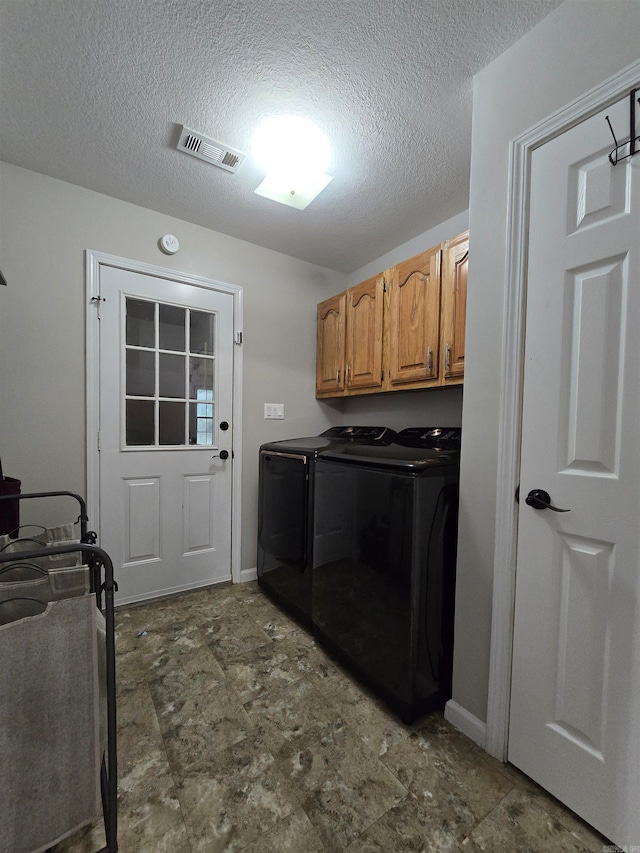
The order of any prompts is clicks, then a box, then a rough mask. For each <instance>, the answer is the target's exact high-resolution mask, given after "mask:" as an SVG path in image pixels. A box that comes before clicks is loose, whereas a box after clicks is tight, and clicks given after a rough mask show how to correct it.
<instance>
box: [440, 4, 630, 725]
mask: <svg viewBox="0 0 640 853" xmlns="http://www.w3.org/2000/svg"><path fill="white" fill-rule="evenodd" d="M639 34H640V3H638V2H637V0H633V2H627V0H610V2H591V0H565V2H564V3H562V4H561V5H560V6H559V7H558V8H557V9H556V10H554V11H553V12H552V13H551V14H550V15H548V16H547V17H546V18H545V19H544V20H543V21H542V22H541V23H540V24H538V26H537V27H535V28H534V29H533V30H531V31H530V32H529V33H528V34H527V35H526V36H525V37H524V38H522V39H521V40H520V41H519V42H517V43H516V44H515V45H513V46H512V47H511V48H510V49H509V50H508V51H507V52H506V53H504V54H503V55H502V56H501V57H499V58H498V59H497V60H496V61H495V62H493V63H492V64H491V65H489V66H488V67H487V68H486V69H484V70H483V71H482V72H481V73H480V74H478V75H477V77H476V78H475V82H474V103H473V137H472V159H471V191H470V215H469V216H470V223H469V224H470V235H471V236H470V254H469V297H468V309H467V311H468V314H467V338H466V358H465V385H464V406H463V415H462V442H463V447H462V469H461V482H460V488H461V507H460V534H459V542H458V545H459V548H458V576H457V577H458V580H457V600H456V642H455V661H454V684H453V699H454V701H456V702H457V703H458V704H459V705H461V706H462V707H463V708H464V709H466V710H467V711H468V712H469V713H471V714H473V715H474V716H475V717H477V718H478V719H479V720H481V721H484V720H486V706H487V686H488V673H489V645H490V629H491V600H492V591H493V590H492V586H493V558H494V527H495V493H496V476H497V472H496V459H497V444H498V409H499V402H500V384H499V371H500V363H501V339H502V312H503V300H504V293H505V288H506V286H507V282H506V281H505V269H506V233H507V190H508V187H507V182H508V158H509V142H510V140H513V139H515V138H517V137H518V136H520V135H521V134H522V133H524V132H525V131H526V130H527V129H529V128H530V127H532V126H533V125H535V124H537V123H538V122H540V121H541V120H543V119H544V118H546V117H547V116H549V115H551V114H552V113H554V112H555V111H557V110H558V109H560V108H562V107H563V106H565V105H567V104H568V103H570V102H571V101H573V100H575V99H576V98H577V97H579V96H580V95H582V94H584V93H586V92H587V91H589V90H590V89H591V88H593V87H594V86H596V85H598V84H599V83H602V82H604V81H605V80H606V79H607V78H608V77H610V76H612V75H613V74H614V73H616V72H617V71H619V70H621V69H622V68H624V67H626V66H628V65H630V64H631V63H632V62H634V61H636V60H637V59H638V58H639V54H640V49H639V45H640V39H639Z"/></svg>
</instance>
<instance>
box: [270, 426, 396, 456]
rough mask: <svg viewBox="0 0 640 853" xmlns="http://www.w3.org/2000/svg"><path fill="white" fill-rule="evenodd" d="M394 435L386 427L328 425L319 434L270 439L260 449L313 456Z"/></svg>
mask: <svg viewBox="0 0 640 853" xmlns="http://www.w3.org/2000/svg"><path fill="white" fill-rule="evenodd" d="M396 435H397V433H396V432H394V430H392V429H389V428H388V427H379V426H336V427H330V428H329V429H328V430H325V431H324V432H323V433H322V434H321V435H310V436H306V437H303V438H288V439H283V440H281V441H270V442H267V443H266V444H263V445H262V446H261V447H260V450H261V451H272V452H276V453H277V452H280V453H306V454H308V455H311V456H315V455H316V454H318V453H319V452H321V451H323V450H328V449H330V448H333V447H336V446H337V445H338V444H350V445H355V444H363V445H367V446H372V445H377V444H380V445H387V444H390V443H391V442H392V441H393V440H394V439H395V437H396Z"/></svg>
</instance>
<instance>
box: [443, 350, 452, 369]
mask: <svg viewBox="0 0 640 853" xmlns="http://www.w3.org/2000/svg"><path fill="white" fill-rule="evenodd" d="M450 367H451V344H445V347H444V369H445V370H449V368H450Z"/></svg>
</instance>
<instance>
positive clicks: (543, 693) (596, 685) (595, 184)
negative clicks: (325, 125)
mask: <svg viewBox="0 0 640 853" xmlns="http://www.w3.org/2000/svg"><path fill="white" fill-rule="evenodd" d="M605 114H608V115H609V116H610V118H611V121H612V124H613V126H614V127H615V128H617V130H618V133H619V136H620V137H624V129H625V127H626V128H628V127H629V107H628V99H625V100H624V101H622V102H620V103H619V104H617V105H615V106H613V107H610V108H609V109H607V110H605V111H604V112H602V113H600V114H599V115H596V116H594V117H592V118H590V119H588V120H586V121H584V122H583V123H581V124H579V125H578V126H576V127H574V128H572V129H571V130H569V131H567V132H565V133H564V134H562V135H560V136H559V137H557V138H556V139H554V140H552V141H551V142H549V143H547V144H546V145H544V146H542V147H541V148H539V149H537V150H536V151H535V152H534V153H533V157H532V171H531V201H530V246H529V269H528V286H527V313H526V344H525V374H524V402H523V417H522V462H521V482H520V504H519V525H518V551H517V574H516V605H515V623H514V647H513V672H512V696H511V716H510V735H509V753H508V754H509V760H510V761H511V762H512V763H513V764H515V765H516V766H517V767H519V768H521V769H522V770H523V771H524V772H525V773H527V774H528V775H529V776H531V777H532V778H533V779H535V780H536V781H537V782H539V783H540V784H541V785H542V786H543V787H544V788H546V789H547V790H549V791H550V792H551V793H552V794H554V795H555V796H556V797H558V798H559V799H560V800H562V801H563V802H564V803H566V804H567V805H568V806H569V807H570V808H571V809H573V810H574V811H576V812H577V813H578V814H580V815H581V816H582V817H583V818H585V819H586V820H587V821H588V822H589V823H591V824H592V825H593V826H595V827H596V828H597V829H598V830H599V831H600V832H602V833H603V834H604V835H605V836H606V837H608V838H610V839H611V840H613V841H614V842H616V843H617V844H620V845H624V844H626V845H632V844H636V845H638V844H640V806H639V804H640V688H639V681H640V601H639V598H638V596H639V536H640V534H639V530H640V523H639V521H640V411H639V408H640V407H639V398H640V383H639V368H640V197H639V196H640V155H639V156H637V157H635V158H633V159H628V160H625V161H622V162H620V163H619V164H618V165H617V166H615V167H614V166H612V165H611V164H610V163H609V161H608V158H607V154H608V152H609V150H610V149H611V148H612V140H611V134H610V132H609V128H608V126H607V124H606V121H605ZM637 132H638V131H636V133H637ZM627 138H628V137H627ZM533 489H543V490H545V491H546V492H548V493H549V495H550V498H551V502H552V503H553V504H554V505H555V506H556V507H559V508H562V509H569V510H570V512H564V513H558V512H553V511H551V510H549V509H544V510H540V509H538V510H536V509H534V508H532V507H531V506H528V505H527V504H526V503H525V498H526V496H527V494H528V493H529V492H530V491H531V490H533Z"/></svg>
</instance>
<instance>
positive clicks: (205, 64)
mask: <svg viewBox="0 0 640 853" xmlns="http://www.w3.org/2000/svg"><path fill="white" fill-rule="evenodd" d="M558 4H559V0H226V2H224V1H223V0H0V63H1V65H0V97H1V100H0V115H1V128H0V134H1V135H0V157H1V158H2V159H3V160H6V161H8V162H10V163H15V164H17V165H19V166H24V167H25V168H27V169H33V170H35V171H37V172H42V173H44V174H47V175H51V176H53V177H55V178H60V179H61V180H64V181H69V182H71V183H73V184H78V185H80V186H83V187H88V188H89V189H92V190H96V191H98V192H101V193H105V194H107V195H110V196H114V197H116V198H120V199H124V200H125V201H129V202H133V203H135V204H139V205H142V206H143V207H147V208H151V209H153V210H157V211H161V212H164V213H166V214H169V215H171V216H176V217H179V218H181V219H185V220H188V221H190V222H194V223H197V224H199V225H203V226H205V227H207V228H212V229H214V230H215V231H221V232H223V233H225V234H230V235H233V236H235V237H240V238H242V239H244V240H249V241H251V242H252V243H256V244H258V245H260V246H266V247H268V248H271V249H275V250H278V251H281V252H285V253H286V254H288V255H292V256H294V257H298V258H302V259H304V260H307V261H311V262H313V263H317V264H321V265H322V266H326V267H330V268H332V269H336V270H342V271H344V272H351V271H352V270H354V269H357V268H358V267H360V266H362V265H363V264H364V263H366V262H368V261H370V260H373V259H374V258H376V257H379V256H380V255H381V254H383V253H384V252H386V251H388V250H390V249H392V248H394V247H395V246H397V245H399V244H400V243H402V242H404V241H406V240H408V239H410V238H411V237H414V236H416V235H417V234H419V233H421V232H422V231H425V230H427V229H428V228H430V227H432V226H434V225H436V224H437V223H439V222H442V221H444V220H445V219H447V218H449V217H450V216H453V215H454V214H456V213H459V212H460V211H462V210H464V209H465V208H466V207H467V205H468V184H469V159H470V143H471V78H472V76H473V75H474V74H475V73H476V72H478V71H479V70H480V69H482V68H483V67H484V66H485V65H487V64H488V63H489V62H491V61H492V59H494V58H495V57H496V56H498V55H499V54H500V53H502V52H503V51H504V50H506V48H507V47H509V46H510V45H511V44H512V43H513V42H515V41H516V40H517V39H518V38H520V37H521V36H522V35H523V34H524V33H525V32H527V30H529V29H530V28H531V27H533V26H534V25H535V24H536V23H537V22H538V21H539V20H540V19H541V18H542V17H544V15H546V14H548V12H550V11H551V10H552V9H553V8H554V7H556V6H557V5H558ZM275 113H293V114H297V115H305V116H307V117H309V118H311V119H313V120H314V121H315V122H316V123H317V124H318V125H319V126H320V127H321V128H322V129H323V130H324V131H325V133H326V134H327V135H328V137H329V138H330V140H331V144H332V162H331V166H330V168H329V169H328V171H329V174H331V175H333V176H334V180H333V181H332V183H331V184H330V185H329V187H328V188H327V189H326V190H325V191H324V192H323V193H322V194H321V195H320V196H319V197H318V198H317V199H316V200H315V201H314V202H312V204H311V205H310V206H309V207H308V208H307V209H306V210H305V211H298V210H294V209H292V208H288V207H284V206H283V205H279V204H276V203H275V202H272V201H269V200H268V199H265V198H261V197H260V196H258V195H256V194H255V193H254V192H253V191H254V189H255V188H256V187H257V186H258V184H259V183H260V181H261V180H262V177H263V173H262V172H261V171H260V169H259V168H258V166H257V165H256V164H255V163H254V162H253V160H252V158H251V157H250V156H249V157H247V160H246V161H245V163H244V164H243V166H242V167H241V169H240V171H239V172H238V173H237V174H235V175H233V174H230V173H228V172H225V171H223V170H221V169H217V168H215V167H214V166H211V165H209V164H207V163H204V162H203V161H201V160H198V159H195V158H192V157H189V156H187V155H185V154H183V153H181V152H178V151H177V150H176V148H175V144H176V142H177V139H178V135H179V131H180V126H181V125H183V124H185V125H187V126H188V127H190V128H193V129H195V130H198V131H200V132H202V133H204V134H206V135H208V136H211V137H213V138H214V139H217V140H220V141H222V142H225V143H227V144H228V145H230V146H232V147H234V148H238V149H240V150H241V151H245V152H250V148H251V135H252V133H253V131H254V129H255V128H256V127H257V126H258V124H259V123H260V122H261V121H262V120H263V119H264V118H266V117H267V116H269V115H272V114H275Z"/></svg>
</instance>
